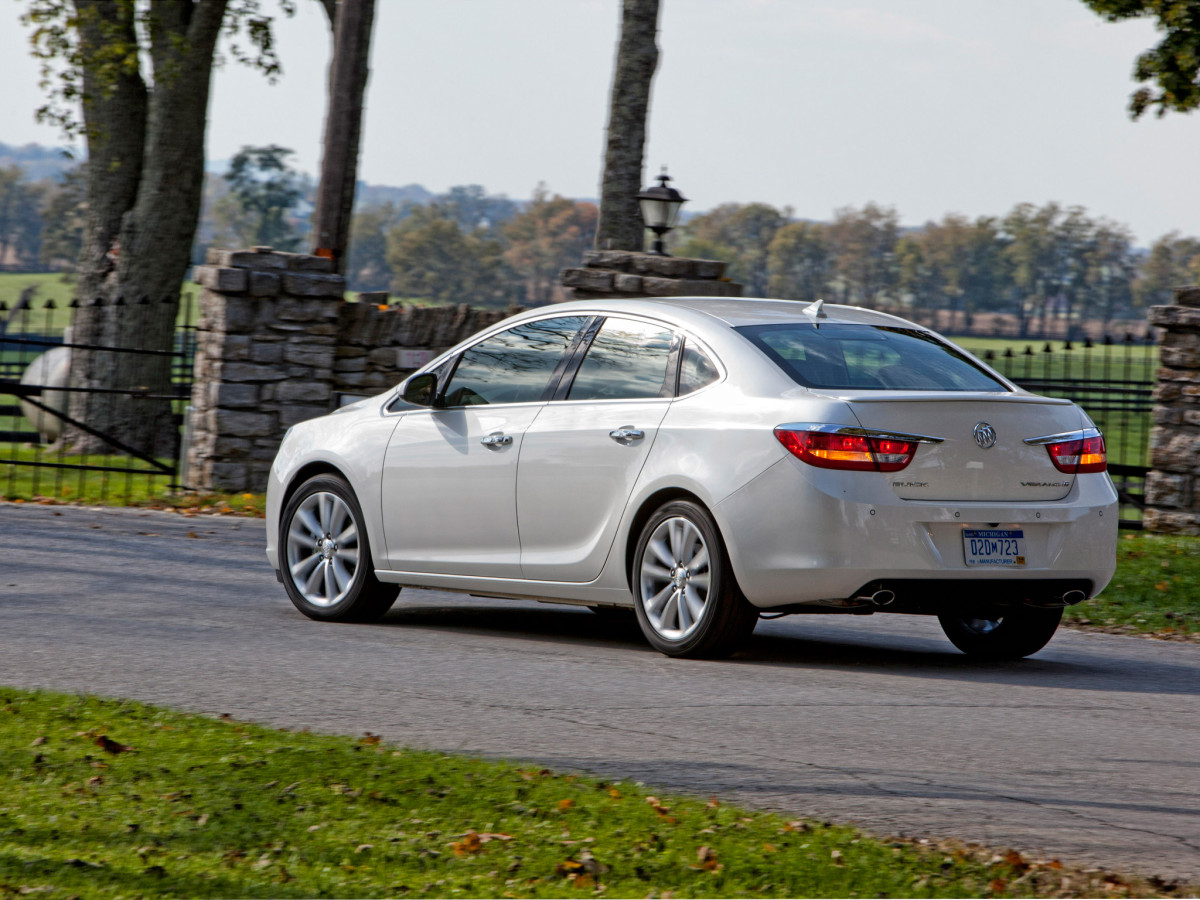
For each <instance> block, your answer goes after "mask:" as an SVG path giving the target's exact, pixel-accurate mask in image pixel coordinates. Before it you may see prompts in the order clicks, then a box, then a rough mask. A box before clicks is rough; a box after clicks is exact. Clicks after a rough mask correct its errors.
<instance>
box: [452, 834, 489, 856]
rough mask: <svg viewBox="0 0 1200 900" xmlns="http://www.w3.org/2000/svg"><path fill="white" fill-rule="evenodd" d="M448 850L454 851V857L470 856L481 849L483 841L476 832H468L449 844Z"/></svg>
mask: <svg viewBox="0 0 1200 900" xmlns="http://www.w3.org/2000/svg"><path fill="white" fill-rule="evenodd" d="M450 849H451V850H453V851H454V855H455V856H470V855H471V854H473V853H478V852H479V851H480V850H482V849H483V841H482V840H480V838H479V835H478V834H477V833H476V832H474V831H468V832H467V833H466V834H464V835H463V836H462V838H461V839H460V840H457V841H454V842H453V843H451V844H450Z"/></svg>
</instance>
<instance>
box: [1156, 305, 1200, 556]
mask: <svg viewBox="0 0 1200 900" xmlns="http://www.w3.org/2000/svg"><path fill="white" fill-rule="evenodd" d="M1149 320H1150V324H1151V325H1157V326H1158V327H1159V328H1162V329H1163V330H1164V334H1163V338H1162V343H1161V345H1160V349H1159V362H1160V363H1161V366H1160V368H1159V370H1158V373H1157V382H1158V383H1157V384H1156V385H1155V388H1154V425H1153V427H1152V428H1151V431H1150V473H1149V474H1148V475H1147V476H1146V512H1145V515H1144V516H1143V519H1142V521H1143V524H1144V526H1145V528H1146V529H1147V530H1148V531H1161V532H1166V533H1169V534H1200V287H1187V288H1180V289H1178V290H1177V291H1176V292H1175V305H1173V306H1153V307H1151V308H1150V317H1149Z"/></svg>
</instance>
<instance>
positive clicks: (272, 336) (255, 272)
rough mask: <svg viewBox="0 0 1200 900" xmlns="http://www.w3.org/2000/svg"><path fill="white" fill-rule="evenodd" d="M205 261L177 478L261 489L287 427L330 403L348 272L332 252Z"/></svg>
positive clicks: (213, 253)
mask: <svg viewBox="0 0 1200 900" xmlns="http://www.w3.org/2000/svg"><path fill="white" fill-rule="evenodd" d="M207 262H208V265H205V266H198V267H197V268H196V275H195V278H196V281H198V282H199V283H200V284H201V285H202V286H203V287H204V292H203V293H202V294H201V296H200V322H199V324H198V326H197V342H196V364H195V381H194V383H193V385H192V406H194V407H195V412H194V414H193V416H192V422H193V432H192V442H191V447H190V448H189V450H188V459H187V471H186V474H185V475H184V479H183V481H184V484H186V485H187V486H188V487H191V488H195V489H198V490H205V491H209V490H212V491H231V492H240V491H254V492H261V491H264V490H266V485H267V476H268V474H269V473H270V470H271V461H272V460H273V459H274V458H275V452H276V450H278V448H279V439H280V437H281V436H282V435H283V433H284V431H286V430H287V429H288V428H289V427H290V426H292V425H294V424H295V423H297V422H300V421H302V420H304V419H310V418H312V417H314V416H319V415H324V414H325V413H327V412H328V411H329V408H330V403H331V401H332V398H333V380H334V376H333V367H334V359H335V355H336V344H337V322H338V308H339V306H340V305H341V301H342V296H343V293H344V291H345V279H344V278H342V276H340V275H336V274H333V272H332V268H333V262H332V260H328V259H323V258H319V257H315V256H306V255H303V254H293V253H277V252H274V251H272V250H271V249H270V248H255V250H253V251H233V250H210V251H209V252H208V259H207Z"/></svg>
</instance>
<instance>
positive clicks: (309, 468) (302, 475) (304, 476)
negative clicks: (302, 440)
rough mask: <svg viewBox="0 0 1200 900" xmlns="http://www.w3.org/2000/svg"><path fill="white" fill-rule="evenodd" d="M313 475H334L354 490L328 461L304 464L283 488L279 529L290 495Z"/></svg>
mask: <svg viewBox="0 0 1200 900" xmlns="http://www.w3.org/2000/svg"><path fill="white" fill-rule="evenodd" d="M315 475H336V476H338V478H341V479H342V480H343V481H345V482H346V484H348V485H350V489H351V490H354V484H353V482H351V481H350V479H349V478H348V477H347V476H346V473H345V472H343V471H342V470H341V469H339V468H338V467H337V466H335V465H334V464H333V463H331V462H329V461H328V460H323V459H319V460H313V461H312V462H307V463H305V464H304V465H302V466H301V467H300V468H298V469H297V470H296V471H295V472H294V473H293V474H292V477H291V480H290V481H289V482H288V483H287V486H286V487H284V489H283V495H282V496H281V497H280V499H279V515H280V520H279V526H280V527H281V528H282V527H283V511H284V510H286V509H287V505H288V503H289V501H291V499H292V495H293V494H294V493H296V491H297V490H298V489H299V488H300V485H302V484H304V482H306V481H308V479H310V478H312V477H313V476H315ZM356 493H357V492H356ZM359 504H360V505H361V504H362V501H361V500H359Z"/></svg>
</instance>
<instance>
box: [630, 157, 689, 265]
mask: <svg viewBox="0 0 1200 900" xmlns="http://www.w3.org/2000/svg"><path fill="white" fill-rule="evenodd" d="M670 180H671V176H670V175H668V174H667V170H666V167H665V166H664V167H663V172H662V174H661V175H659V176H658V184H656V185H655V186H654V187H648V188H646V189H645V190H644V191H641V192H640V193H638V195H637V199H638V203H640V204H641V207H642V221H643V222H645V224H646V227H647V228H649V229H650V230H651V231H653V232H654V249H653V250H651V251H650V252H651V253H656V254H658V255H659V256H667V253H666V251H665V250H663V235H664V234H666V233H667V232H668V231H670V230H671V229H672V228H674V227H675V221H676V219H678V218H679V208H680V207H681V206H683V204H684V203H686V202H687V197H685V196H683V194H681V193H679V191H677V190H675V188H673V187H667V182H668V181H670Z"/></svg>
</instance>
